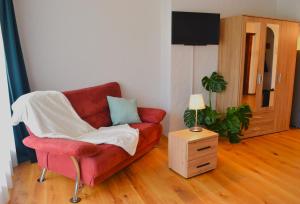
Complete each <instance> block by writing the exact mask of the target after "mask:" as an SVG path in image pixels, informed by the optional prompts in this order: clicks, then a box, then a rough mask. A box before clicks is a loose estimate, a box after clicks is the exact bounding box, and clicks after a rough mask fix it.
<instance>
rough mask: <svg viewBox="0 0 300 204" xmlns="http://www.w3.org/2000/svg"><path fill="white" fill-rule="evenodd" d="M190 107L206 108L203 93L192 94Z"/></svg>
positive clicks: (192, 108)
mask: <svg viewBox="0 0 300 204" xmlns="http://www.w3.org/2000/svg"><path fill="white" fill-rule="evenodd" d="M189 109H191V110H200V109H205V103H204V100H203V96H202V94H194V95H191V96H190V104H189Z"/></svg>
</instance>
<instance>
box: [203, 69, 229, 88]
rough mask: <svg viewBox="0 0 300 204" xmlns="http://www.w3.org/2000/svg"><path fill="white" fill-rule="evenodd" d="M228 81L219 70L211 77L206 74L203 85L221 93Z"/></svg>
mask: <svg viewBox="0 0 300 204" xmlns="http://www.w3.org/2000/svg"><path fill="white" fill-rule="evenodd" d="M226 85H227V82H226V81H225V80H224V77H223V76H221V75H219V74H218V73H217V72H213V73H212V74H211V76H210V77H207V76H205V77H204V78H203V79H202V86H203V87H204V88H205V89H206V90H207V91H212V92H216V93H220V92H222V91H224V90H225V89H226Z"/></svg>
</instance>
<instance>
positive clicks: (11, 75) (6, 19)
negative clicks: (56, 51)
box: [0, 0, 35, 163]
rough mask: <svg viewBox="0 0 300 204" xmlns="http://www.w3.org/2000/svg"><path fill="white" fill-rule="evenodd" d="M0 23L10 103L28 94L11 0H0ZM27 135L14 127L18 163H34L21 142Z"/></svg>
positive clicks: (27, 149) (33, 156) (30, 153)
mask: <svg viewBox="0 0 300 204" xmlns="http://www.w3.org/2000/svg"><path fill="white" fill-rule="evenodd" d="M0 22H1V30H2V37H3V43H4V51H5V57H6V64H7V66H6V68H7V79H8V87H9V96H10V102H11V103H13V102H14V101H16V100H17V99H18V97H20V96H21V95H23V94H26V93H28V92H30V87H29V83H28V78H27V74H26V68H25V63H24V59H23V54H22V50H21V44H20V39H19V34H18V29H17V24H16V18H15V12H14V6H13V2H12V0H0ZM27 135H28V132H27V131H26V128H25V126H24V124H20V125H18V126H16V127H14V136H15V143H16V151H17V158H18V162H19V163H20V162H24V161H28V160H31V161H35V154H34V152H33V151H32V150H31V149H29V148H27V147H25V146H24V144H23V143H22V140H23V139H24V138H25V137H26V136H27Z"/></svg>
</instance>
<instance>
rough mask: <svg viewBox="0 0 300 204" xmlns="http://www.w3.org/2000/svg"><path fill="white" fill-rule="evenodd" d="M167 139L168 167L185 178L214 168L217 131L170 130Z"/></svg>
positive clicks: (215, 163) (215, 164)
mask: <svg viewBox="0 0 300 204" xmlns="http://www.w3.org/2000/svg"><path fill="white" fill-rule="evenodd" d="M168 141H169V147H168V149H169V168H171V169H173V170H174V171H176V172H177V173H179V174H180V175H182V176H184V177H185V178H189V177H192V176H195V175H198V174H201V173H204V172H207V171H210V170H212V169H215V168H216V166H217V146H218V133H215V132H212V131H209V130H206V129H203V131H202V132H191V131H190V130H188V129H185V130H180V131H176V132H170V133H169V136H168Z"/></svg>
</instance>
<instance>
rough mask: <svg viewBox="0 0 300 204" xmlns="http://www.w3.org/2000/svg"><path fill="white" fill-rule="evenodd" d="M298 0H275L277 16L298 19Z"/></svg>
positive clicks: (299, 14)
mask: <svg viewBox="0 0 300 204" xmlns="http://www.w3.org/2000/svg"><path fill="white" fill-rule="evenodd" d="M299 11H300V1H299V0H277V16H280V17H281V18H284V19H290V20H298V21H299V20H300V12H299Z"/></svg>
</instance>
